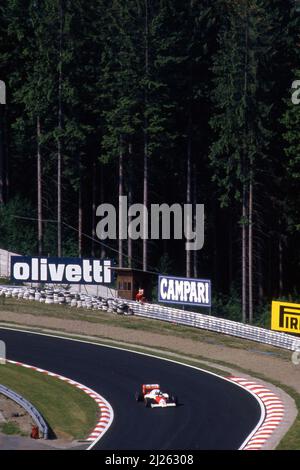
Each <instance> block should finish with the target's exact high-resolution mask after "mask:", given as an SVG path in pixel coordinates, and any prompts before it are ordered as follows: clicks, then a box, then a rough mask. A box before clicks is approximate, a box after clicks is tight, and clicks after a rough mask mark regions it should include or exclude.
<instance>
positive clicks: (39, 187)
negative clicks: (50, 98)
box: [36, 116, 43, 256]
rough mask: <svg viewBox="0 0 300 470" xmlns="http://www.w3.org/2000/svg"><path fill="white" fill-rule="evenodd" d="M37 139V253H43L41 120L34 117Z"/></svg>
mask: <svg viewBox="0 0 300 470" xmlns="http://www.w3.org/2000/svg"><path fill="white" fill-rule="evenodd" d="M36 141H37V206H38V253H39V255H40V256H41V255H42V253H43V203H42V156H41V122H40V117H39V116H38V117H37V119H36Z"/></svg>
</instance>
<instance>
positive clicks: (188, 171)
mask: <svg viewBox="0 0 300 470" xmlns="http://www.w3.org/2000/svg"><path fill="white" fill-rule="evenodd" d="M191 153H192V116H191V108H190V109H189V116H188V132H187V160H186V203H187V204H191V185H192V181H191ZM186 222H187V228H188V233H187V238H188V239H189V240H190V226H191V213H190V211H188V213H187V221H186ZM185 274H186V277H191V251H190V250H186V251H185Z"/></svg>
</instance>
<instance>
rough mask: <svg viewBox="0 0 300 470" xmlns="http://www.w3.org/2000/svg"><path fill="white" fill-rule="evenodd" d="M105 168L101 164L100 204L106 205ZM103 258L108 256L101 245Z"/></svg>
mask: <svg viewBox="0 0 300 470" xmlns="http://www.w3.org/2000/svg"><path fill="white" fill-rule="evenodd" d="M104 189H105V188H104V166H103V164H101V166H100V204H104V194H105V191H104ZM100 256H101V258H102V259H103V258H105V256H106V250H105V247H104V245H101V255H100Z"/></svg>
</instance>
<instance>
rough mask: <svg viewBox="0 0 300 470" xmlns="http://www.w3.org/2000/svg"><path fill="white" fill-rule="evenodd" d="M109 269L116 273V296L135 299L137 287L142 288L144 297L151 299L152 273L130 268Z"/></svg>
mask: <svg viewBox="0 0 300 470" xmlns="http://www.w3.org/2000/svg"><path fill="white" fill-rule="evenodd" d="M111 269H112V270H113V272H114V273H115V274H116V289H117V292H118V297H122V298H123V299H128V300H136V294H137V293H138V291H139V289H143V290H144V297H145V299H146V300H150V299H151V290H152V283H153V274H151V273H148V272H146V271H142V270H139V269H132V268H120V267H112V268H111Z"/></svg>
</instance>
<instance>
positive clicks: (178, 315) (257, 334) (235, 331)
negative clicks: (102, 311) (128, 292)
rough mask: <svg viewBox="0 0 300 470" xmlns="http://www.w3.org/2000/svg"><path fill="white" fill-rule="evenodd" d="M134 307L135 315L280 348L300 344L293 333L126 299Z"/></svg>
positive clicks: (290, 347)
mask: <svg viewBox="0 0 300 470" xmlns="http://www.w3.org/2000/svg"><path fill="white" fill-rule="evenodd" d="M126 302H127V303H128V304H129V305H130V307H131V308H132V309H133V312H134V314H135V315H138V316H141V317H147V318H153V319H157V320H162V321H167V322H170V323H177V324H179V325H185V326H191V327H194V328H200V329H203V330H209V331H214V332H217V333H223V334H226V335H230V336H237V337H238V338H244V339H248V340H252V341H257V342H258V343H264V344H269V345H271V346H277V347H279V348H284V349H288V350H291V351H294V350H295V349H296V347H297V346H299V345H300V338H296V337H295V336H293V335H288V334H285V333H280V332H276V331H272V330H267V329H265V328H260V327H258V326H252V325H245V324H243V323H239V322H235V321H232V320H225V319H222V318H217V317H213V316H210V315H203V314H201V313H195V312H188V311H186V310H180V309H176V308H169V307H164V306H162V305H158V304H147V303H144V304H142V303H138V302H131V301H126Z"/></svg>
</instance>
